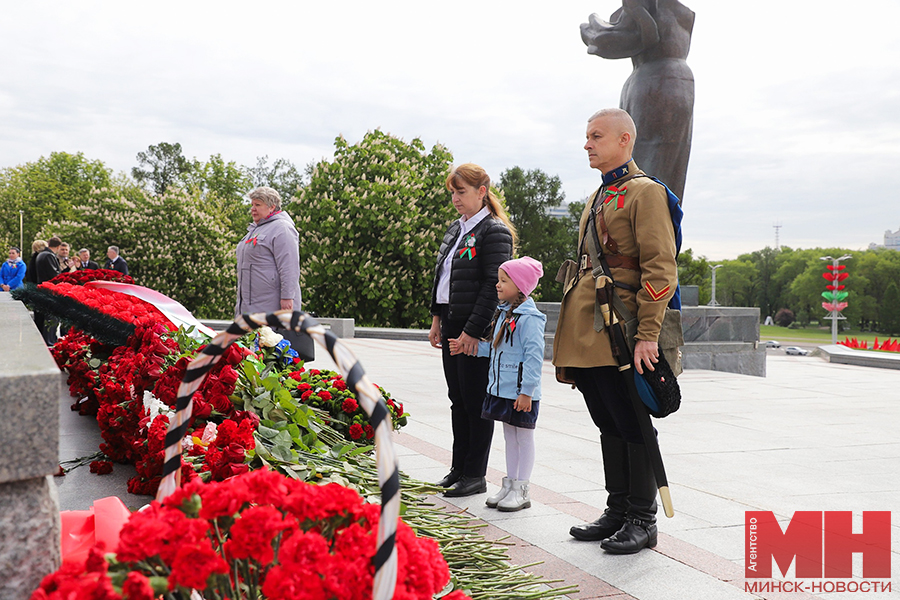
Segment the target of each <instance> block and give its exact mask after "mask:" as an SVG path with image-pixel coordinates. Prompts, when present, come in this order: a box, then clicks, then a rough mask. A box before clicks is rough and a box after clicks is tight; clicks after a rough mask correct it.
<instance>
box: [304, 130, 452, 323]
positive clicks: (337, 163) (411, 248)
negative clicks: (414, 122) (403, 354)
mask: <svg viewBox="0 0 900 600" xmlns="http://www.w3.org/2000/svg"><path fill="white" fill-rule="evenodd" d="M452 161H453V156H452V155H451V154H450V152H449V151H448V150H447V149H445V148H444V147H443V146H441V145H439V144H438V145H435V146H434V147H433V148H432V149H431V152H427V151H426V149H425V145H424V144H423V143H422V142H421V140H419V139H418V138H417V139H414V140H412V141H411V142H409V143H406V142H404V141H403V140H400V139H398V138H396V137H393V136H391V135H390V134H387V133H383V132H381V131H378V130H376V131H372V132H369V133H367V134H366V135H365V137H364V138H363V140H362V141H361V142H359V143H358V144H355V145H350V144H348V143H347V141H346V140H345V139H344V138H343V137H338V138H337V139H336V140H335V152H334V160H333V161H327V160H323V161H321V162H320V163H318V164H317V165H316V167H315V169H314V171H313V173H312V177H311V180H310V182H309V185H307V186H306V187H305V188H303V192H302V194H301V196H300V198H299V199H294V200H293V201H292V202H291V203H290V204H288V206H287V209H288V211H289V212H290V213H292V214H293V215H294V216H295V220H296V223H297V228H298V229H299V230H300V282H301V287H302V289H303V305H304V309H305V310H308V311H312V312H315V313H316V314H319V315H321V316H323V317H353V318H354V319H356V321H357V323H359V324H361V325H369V326H381V327H385V326H390V327H426V326H428V324H429V323H430V317H429V304H430V290H431V283H432V278H433V276H434V266H435V260H436V256H437V251H438V247H439V246H440V240H441V237H442V236H443V234H444V231H446V229H447V227H448V225H449V223H450V221H451V220H452V219H454V218H455V217H456V216H458V215H457V213H456V211H455V210H454V209H453V206H452V205H451V203H450V194H449V193H448V192H447V190H446V188H445V180H446V177H447V174H448V173H449V171H450V166H451V163H452Z"/></svg>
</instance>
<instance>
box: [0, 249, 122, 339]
mask: <svg viewBox="0 0 900 600" xmlns="http://www.w3.org/2000/svg"><path fill="white" fill-rule="evenodd" d="M31 250H32V254H31V259H30V260H29V261H28V264H27V265H26V264H25V262H24V261H23V260H22V257H21V251H20V249H19V248H17V247H15V246H13V247H11V248H10V249H9V258H8V259H7V260H6V262H4V263H3V266H2V268H0V280H2V289H3V291H5V292H9V291H12V290H14V289H16V288H18V287H20V286H22V285H24V283H25V282H31V283H33V284H35V285H38V284H41V283H44V282H45V281H50V280H51V279H53V278H54V277H56V276H57V275H59V274H60V273H65V272H72V271H78V270H82V269H99V268H100V265H99V264H98V263H97V262H95V261H93V260H91V251H90V250H88V249H87V248H82V249H81V250H79V251H78V253H77V255H76V256H74V257H72V256H70V252H71V247H70V246H69V244H68V243H67V242H64V241H62V240H61V239H60V238H59V237H57V236H53V237H51V238H50V239H49V240H35V241H34V243H33V244H32V245H31ZM106 257H107V260H106V263H105V264H104V266H103V268H104V269H112V270H114V271H118V272H120V273H122V274H123V275H128V263H127V262H126V261H125V259H124V258H122V257H121V256H120V255H119V248H118V247H117V246H110V247H109V248H108V249H107V251H106ZM34 323H35V325H36V326H37V328H38V331H40V332H41V337H43V338H44V343H46V344H47V346H53V344H55V343H56V341H57V329H58V327H59V323H57V322H56V321H55V320H54V319H51V318H49V317H48V316H46V315H44V314H42V313H41V312H39V311H35V313H34Z"/></svg>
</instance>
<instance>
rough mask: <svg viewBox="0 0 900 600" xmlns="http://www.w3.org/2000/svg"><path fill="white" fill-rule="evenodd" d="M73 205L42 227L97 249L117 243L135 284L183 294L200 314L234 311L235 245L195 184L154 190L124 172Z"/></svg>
mask: <svg viewBox="0 0 900 600" xmlns="http://www.w3.org/2000/svg"><path fill="white" fill-rule="evenodd" d="M75 213H76V216H75V218H74V219H71V220H67V221H59V222H54V223H51V224H49V225H47V227H46V230H45V232H44V233H47V232H50V231H53V232H57V233H60V234H61V235H62V236H63V239H68V240H72V242H74V243H75V244H76V245H79V246H86V247H88V248H91V249H93V250H94V253H95V255H96V254H100V253H101V252H102V251H105V250H106V248H107V247H108V246H110V245H116V246H119V249H120V252H121V253H122V255H123V256H124V257H125V259H126V260H127V261H128V270H129V273H130V274H131V275H132V276H133V277H134V279H135V282H136V283H137V284H138V285H143V286H145V287H149V288H152V289H154V290H157V291H159V292H161V293H163V294H166V295H167V296H169V297H171V298H174V299H175V300H178V301H179V302H181V303H182V304H183V305H184V306H185V307H186V308H187V309H188V310H190V311H191V312H192V313H194V315H195V316H197V317H198V318H207V319H222V318H231V317H232V316H233V314H234V300H235V286H236V283H237V276H236V274H235V256H234V245H233V243H232V242H231V241H230V240H229V232H228V231H227V229H225V227H224V226H223V225H222V222H221V221H220V220H219V219H217V218H216V216H214V215H211V214H209V213H208V212H207V211H206V205H205V202H204V201H203V199H202V198H200V196H199V193H198V192H194V193H188V192H186V191H184V190H181V189H178V188H171V189H170V191H169V192H168V193H166V194H163V195H161V196H157V195H155V194H149V193H147V192H146V191H144V190H141V189H139V188H137V187H136V186H135V185H134V184H129V183H128V182H127V181H124V180H121V181H119V182H118V185H116V186H115V187H114V189H107V190H95V191H94V192H93V193H92V194H91V195H90V196H89V197H88V198H87V199H86V201H85V202H84V203H82V204H81V205H79V206H78V207H77V208H76V210H75ZM101 256H102V255H101Z"/></svg>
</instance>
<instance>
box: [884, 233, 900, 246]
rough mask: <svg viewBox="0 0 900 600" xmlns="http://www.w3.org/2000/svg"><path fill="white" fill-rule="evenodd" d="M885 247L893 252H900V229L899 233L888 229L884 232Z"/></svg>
mask: <svg viewBox="0 0 900 600" xmlns="http://www.w3.org/2000/svg"><path fill="white" fill-rule="evenodd" d="M884 247H885V248H890V249H891V250H900V229H898V230H897V231H891V230H890V229H888V230H887V231H885V232H884Z"/></svg>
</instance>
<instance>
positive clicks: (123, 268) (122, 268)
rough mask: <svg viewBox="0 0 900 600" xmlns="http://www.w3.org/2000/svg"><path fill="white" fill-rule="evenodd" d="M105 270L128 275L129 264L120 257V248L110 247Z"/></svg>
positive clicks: (107, 252) (107, 251)
mask: <svg viewBox="0 0 900 600" xmlns="http://www.w3.org/2000/svg"><path fill="white" fill-rule="evenodd" d="M103 268H104V269H111V270H113V271H118V272H119V273H121V274H122V275H128V263H126V262H125V259H124V258H122V257H121V256H119V247H118V246H110V247H109V248H107V249H106V264H105V265H103Z"/></svg>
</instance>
